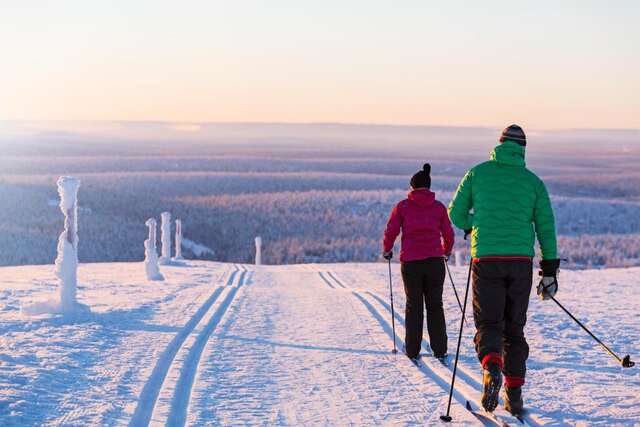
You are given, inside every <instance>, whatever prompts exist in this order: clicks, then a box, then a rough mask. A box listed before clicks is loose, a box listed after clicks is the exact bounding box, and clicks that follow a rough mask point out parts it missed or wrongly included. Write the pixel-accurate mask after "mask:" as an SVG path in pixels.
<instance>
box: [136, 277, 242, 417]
mask: <svg viewBox="0 0 640 427" xmlns="http://www.w3.org/2000/svg"><path fill="white" fill-rule="evenodd" d="M247 274H248V271H247V269H246V267H244V266H240V267H239V266H238V265H235V264H234V265H233V267H232V269H231V271H229V272H228V274H227V278H226V280H223V281H221V283H222V284H219V285H218V286H216V287H215V288H214V290H213V292H212V293H211V296H210V297H209V298H208V299H207V300H206V301H205V303H204V304H203V305H202V306H201V307H200V308H199V309H198V311H197V312H196V313H195V314H194V315H193V316H192V317H191V319H190V320H189V321H188V322H187V323H186V325H185V326H184V327H183V328H182V330H181V331H180V332H178V333H177V334H176V336H175V337H174V338H173V339H172V340H171V342H170V343H169V344H168V345H167V347H166V348H165V350H164V352H163V353H162V354H161V355H160V357H159V358H158V361H157V362H156V365H155V367H154V369H153V371H152V373H151V376H150V378H149V379H148V380H147V382H146V384H145V385H144V387H143V389H142V392H141V394H140V398H139V400H138V405H137V406H136V409H135V412H134V413H133V416H132V418H131V421H130V423H129V425H130V426H132V427H138V426H147V425H184V413H185V411H186V406H188V400H189V396H190V391H191V386H192V384H193V377H194V375H195V374H194V371H195V370H197V367H198V363H199V360H200V356H201V354H202V347H203V346H204V343H205V342H206V340H207V339H208V337H209V335H210V334H211V332H212V331H213V329H214V328H215V327H216V326H217V324H218V322H219V321H220V319H221V318H222V316H223V315H224V314H225V312H226V310H227V309H228V307H229V305H230V304H231V303H232V302H233V299H234V297H235V296H236V294H237V292H238V290H239V289H240V288H241V287H242V286H243V285H244V284H245V280H246V276H247Z"/></svg>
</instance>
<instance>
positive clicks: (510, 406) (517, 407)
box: [504, 386, 524, 416]
mask: <svg viewBox="0 0 640 427" xmlns="http://www.w3.org/2000/svg"><path fill="white" fill-rule="evenodd" d="M523 408H524V402H523V401H522V387H507V386H505V387H504V409H506V410H507V411H509V412H511V414H513V415H515V416H518V415H521V414H522V411H523Z"/></svg>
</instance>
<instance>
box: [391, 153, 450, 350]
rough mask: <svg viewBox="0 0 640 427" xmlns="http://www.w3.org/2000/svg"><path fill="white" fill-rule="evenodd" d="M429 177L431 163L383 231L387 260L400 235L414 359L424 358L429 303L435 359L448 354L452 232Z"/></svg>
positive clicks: (408, 339) (417, 176) (413, 181)
mask: <svg viewBox="0 0 640 427" xmlns="http://www.w3.org/2000/svg"><path fill="white" fill-rule="evenodd" d="M430 173H431V166H430V165H429V164H428V163H427V164H425V165H424V166H423V167H422V170H421V171H419V172H418V173H416V174H415V175H413V177H412V178H411V191H410V192H409V195H408V196H407V198H406V199H405V200H402V201H401V202H400V203H398V204H397V205H396V206H395V208H393V211H392V212H391V216H390V217H389V221H388V222H387V228H386V229H385V231H384V242H383V257H384V258H385V259H387V260H390V259H391V258H392V257H393V252H392V250H393V244H394V242H395V240H396V238H397V237H398V234H400V231H402V246H401V250H400V262H401V263H402V267H401V270H402V280H403V282H404V291H405V294H406V296H407V303H406V311H405V326H406V336H405V350H404V351H405V354H406V355H407V356H408V357H409V358H411V359H416V358H418V357H419V355H420V346H421V343H422V327H423V319H424V306H425V305H426V308H427V331H428V332H429V343H430V345H431V350H432V351H433V355H434V356H435V357H437V358H444V357H446V355H447V330H446V324H445V319H444V310H443V308H442V288H443V285H444V279H445V273H446V270H445V265H444V263H445V258H448V257H449V255H450V254H451V249H452V248H453V243H454V233H453V229H452V228H451V222H450V221H449V215H448V213H447V208H446V207H445V206H444V205H443V204H442V203H440V202H439V201H437V200H436V196H435V193H433V192H432V191H431V190H430V189H429V188H430V187H431V176H430ZM423 301H424V303H423ZM423 304H424V305H423Z"/></svg>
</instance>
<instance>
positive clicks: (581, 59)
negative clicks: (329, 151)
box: [0, 0, 640, 132]
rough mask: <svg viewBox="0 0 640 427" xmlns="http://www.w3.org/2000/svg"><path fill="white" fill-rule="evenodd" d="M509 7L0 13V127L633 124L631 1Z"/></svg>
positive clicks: (635, 67)
mask: <svg viewBox="0 0 640 427" xmlns="http://www.w3.org/2000/svg"><path fill="white" fill-rule="evenodd" d="M508 5H509V3H508V2H502V1H493V2H489V3H483V4H482V5H461V4H448V5H443V4H441V3H439V2H423V1H407V2H403V3H402V5H397V4H395V5H394V4H392V3H391V2H389V3H387V4H385V3H382V2H373V3H371V2H360V1H354V2H349V4H347V5H345V4H343V3H338V2H333V1H327V2H322V3H305V4H302V3H301V2H293V1H289V0H283V1H280V2H278V3H276V4H271V3H270V4H269V5H267V4H264V3H262V2H258V1H243V2H233V3H231V2H223V1H214V2H194V3H193V4H191V6H190V7H188V8H187V7H184V6H181V5H179V4H176V3H171V2H151V1H139V2H135V3H133V2H124V1H114V2H109V3H108V4H106V3H103V4H96V3H91V4H89V3H86V2H81V1H75V0H67V1H61V2H51V3H50V4H44V5H42V4H39V3H38V4H36V3H33V2H21V3H18V4H13V5H10V6H3V13H2V15H1V16H0V48H2V50H3V52H4V54H5V58H6V59H7V63H10V65H11V66H5V67H2V68H0V93H2V94H3V95H4V97H3V98H4V99H5V100H6V101H8V102H4V103H2V104H0V120H1V119H24V120H134V121H135V120H154V121H171V122H177V123H179V124H177V125H176V126H178V127H177V128H176V129H175V130H177V131H183V132H197V131H198V125H197V123H200V122H294V123H309V122H340V123H388V124H431V125H454V126H455V125H467V126H490V127H501V126H504V123H507V122H512V121H513V122H523V121H526V122H527V123H526V125H527V126H528V127H533V128H538V129H544V128H580V127H590V128H597V127H606V128H640V96H639V95H640V77H639V76H640V56H639V55H637V46H639V45H640V30H639V29H638V28H639V27H638V26H637V25H636V23H637V22H638V20H639V19H640V4H639V3H637V2H632V1H620V2H616V3H615V5H614V6H612V5H605V4H600V3H598V2H583V3H581V4H580V6H578V5H574V6H572V5H570V4H568V3H557V2H551V1H542V2H536V4H535V5H533V4H530V5H527V6H525V7H521V8H519V9H518V11H513V10H511V11H509V10H510V9H511V8H509V7H508ZM509 22H517V23H518V26H517V28H513V27H511V26H509V25H506V24H505V23H509Z"/></svg>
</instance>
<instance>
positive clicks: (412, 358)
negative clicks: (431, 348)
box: [402, 344, 421, 363]
mask: <svg viewBox="0 0 640 427" xmlns="http://www.w3.org/2000/svg"><path fill="white" fill-rule="evenodd" d="M402 353H403V354H404V355H405V356H407V357H408V358H409V360H411V361H412V362H413V363H418V361H419V360H420V357H421V356H420V353H418V354H416V355H415V356H413V357H411V356H409V354H408V353H407V347H406V345H404V344H403V345H402Z"/></svg>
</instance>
